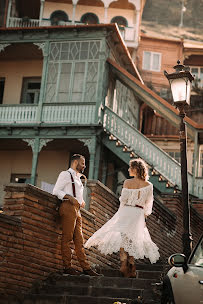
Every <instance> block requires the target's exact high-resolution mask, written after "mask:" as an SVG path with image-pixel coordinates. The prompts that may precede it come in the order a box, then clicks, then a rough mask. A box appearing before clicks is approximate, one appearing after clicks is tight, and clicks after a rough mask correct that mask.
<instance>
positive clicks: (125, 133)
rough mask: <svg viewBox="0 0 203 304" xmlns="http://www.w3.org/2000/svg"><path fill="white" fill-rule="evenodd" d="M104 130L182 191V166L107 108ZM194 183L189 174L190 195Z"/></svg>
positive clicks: (201, 193)
mask: <svg viewBox="0 0 203 304" xmlns="http://www.w3.org/2000/svg"><path fill="white" fill-rule="evenodd" d="M104 128H105V129H106V130H107V131H108V132H110V133H111V134H112V135H113V136H115V137H116V138H117V139H118V140H120V141H121V142H122V143H123V144H124V145H126V146H127V147H129V148H130V149H132V150H133V151H134V152H135V153H136V154H137V155H138V156H139V157H141V158H143V159H144V160H145V161H146V162H147V163H148V164H149V165H151V166H152V167H153V168H154V169H155V170H157V171H158V172H159V173H160V174H161V175H162V176H163V177H165V178H166V179H167V180H168V181H169V182H171V183H172V184H173V185H177V186H178V187H179V189H181V166H180V164H179V163H178V162H177V161H175V160H174V159H173V158H172V157H170V156H169V155H168V154H167V153H166V152H164V151H163V150H161V149H160V148H159V147H158V146H156V145H155V144H154V143H153V142H152V141H150V140H149V139H148V138H147V137H145V136H144V135H143V134H142V133H141V132H139V131H138V130H137V129H136V128H134V127H131V126H130V125H129V124H128V123H127V122H125V121H124V120H123V119H122V118H121V117H119V116H118V115H117V114H115V113H114V112H113V111H112V110H111V109H109V108H107V107H106V108H105V115H104ZM192 182H193V181H192V174H190V173H188V188H189V193H192ZM197 187H198V186H196V190H195V192H196V191H197ZM200 188H201V187H199V188H198V191H199V192H198V193H199V195H198V196H199V197H200V196H203V189H202V190H201V189H200ZM202 188H203V187H202Z"/></svg>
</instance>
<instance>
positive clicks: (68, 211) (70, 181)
mask: <svg viewBox="0 0 203 304" xmlns="http://www.w3.org/2000/svg"><path fill="white" fill-rule="evenodd" d="M84 169H85V158H84V156H82V155H80V154H74V155H73V156H72V158H71V166H70V168H69V169H68V170H67V171H62V172H61V173H60V174H59V176H58V179H57V181H56V184H55V186H54V189H53V195H56V196H57V197H58V198H59V199H60V200H62V203H61V206H60V208H59V214H60V217H61V222H62V240H61V254H62V259H63V264H64V274H70V275H79V274H81V273H80V272H79V271H77V270H75V269H74V268H72V265H71V261H72V250H71V247H70V245H71V242H72V241H73V242H74V245H75V252H76V255H77V258H78V261H79V263H80V265H81V267H82V269H83V273H82V274H86V275H90V276H99V274H98V273H96V272H95V271H93V270H92V269H91V268H90V265H89V262H88V260H87V257H86V254H85V250H84V246H83V242H84V239H83V233H82V217H81V213H80V208H81V207H82V208H83V207H84V206H85V202H84V200H83V184H82V182H81V180H80V177H81V173H83V171H84Z"/></svg>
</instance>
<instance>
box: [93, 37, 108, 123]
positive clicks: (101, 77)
mask: <svg viewBox="0 0 203 304" xmlns="http://www.w3.org/2000/svg"><path fill="white" fill-rule="evenodd" d="M108 54H109V49H108V48H107V45H106V41H105V39H103V40H102V41H101V46H100V54H99V68H98V83H97V94H96V96H97V102H96V109H95V123H97V122H101V123H103V113H102V111H101V108H102V107H104V106H105V96H106V92H104V90H105V85H106V83H105V72H106V69H105V64H106V60H107V57H108Z"/></svg>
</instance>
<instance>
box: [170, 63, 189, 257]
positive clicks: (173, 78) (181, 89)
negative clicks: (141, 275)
mask: <svg viewBox="0 0 203 304" xmlns="http://www.w3.org/2000/svg"><path fill="white" fill-rule="evenodd" d="M177 63H178V64H177V65H175V66H174V67H173V68H174V69H175V72H174V73H171V74H168V73H167V72H166V71H164V75H165V76H166V78H167V79H168V81H169V84H170V87H171V92H172V96H173V105H174V106H175V107H176V108H178V110H179V117H180V157H181V181H182V205H183V235H182V242H183V252H184V254H185V255H186V257H189V255H190V253H191V248H192V235H191V232H190V206H189V194H188V176H187V174H188V172H187V132H186V127H185V122H184V118H185V109H186V108H188V106H189V105H190V92H191V84H192V81H193V80H194V78H193V76H192V75H191V74H190V72H189V67H185V66H184V65H181V64H180V61H177Z"/></svg>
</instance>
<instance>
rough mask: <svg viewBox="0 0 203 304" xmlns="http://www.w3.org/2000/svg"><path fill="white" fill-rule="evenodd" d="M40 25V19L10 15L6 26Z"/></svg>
mask: <svg viewBox="0 0 203 304" xmlns="http://www.w3.org/2000/svg"><path fill="white" fill-rule="evenodd" d="M37 26H40V20H38V19H29V18H28V19H27V18H16V17H10V18H9V22H8V27H37Z"/></svg>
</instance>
